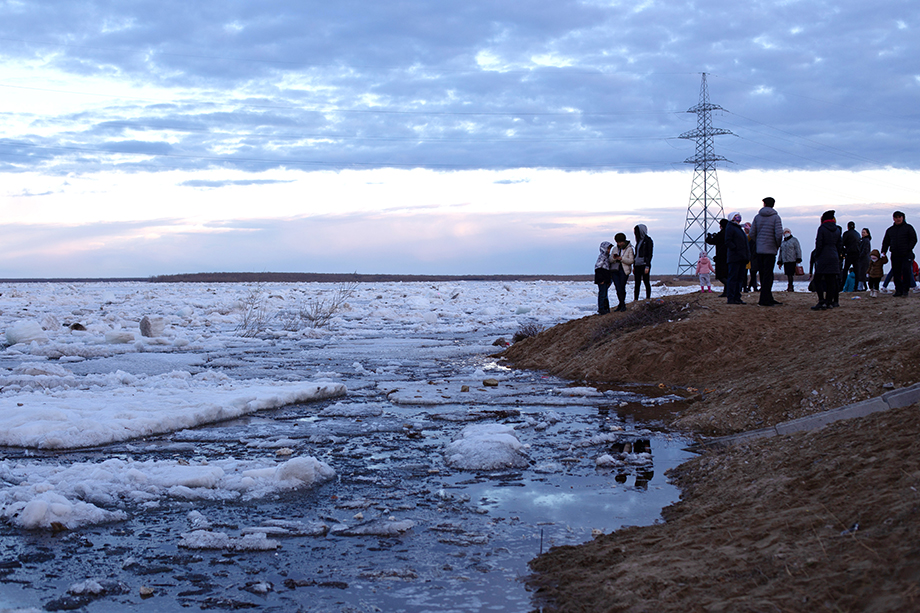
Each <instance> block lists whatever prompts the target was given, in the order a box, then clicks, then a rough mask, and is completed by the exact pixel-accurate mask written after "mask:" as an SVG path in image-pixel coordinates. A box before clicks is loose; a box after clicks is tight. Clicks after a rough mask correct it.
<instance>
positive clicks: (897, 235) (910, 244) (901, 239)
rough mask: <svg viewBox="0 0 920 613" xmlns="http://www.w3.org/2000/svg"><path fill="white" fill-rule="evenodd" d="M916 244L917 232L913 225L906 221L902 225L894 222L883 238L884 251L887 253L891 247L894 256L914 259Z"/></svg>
mask: <svg viewBox="0 0 920 613" xmlns="http://www.w3.org/2000/svg"><path fill="white" fill-rule="evenodd" d="M916 245H917V233H916V232H915V231H914V227H913V226H912V225H910V224H909V223H907V222H906V221H905V222H903V223H901V224H900V225H894V224H892V226H891V227H890V228H888V229H887V230H886V231H885V238H883V239H882V253H887V252H888V250H889V249H891V255H892V257H898V258H910V259H913V258H914V247H915V246H916Z"/></svg>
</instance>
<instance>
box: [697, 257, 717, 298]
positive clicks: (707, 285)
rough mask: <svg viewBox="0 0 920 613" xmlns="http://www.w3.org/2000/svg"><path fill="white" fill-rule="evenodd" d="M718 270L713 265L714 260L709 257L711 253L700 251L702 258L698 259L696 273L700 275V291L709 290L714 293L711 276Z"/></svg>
mask: <svg viewBox="0 0 920 613" xmlns="http://www.w3.org/2000/svg"><path fill="white" fill-rule="evenodd" d="M715 271H716V269H715V268H713V267H712V261H710V259H709V254H708V253H706V251H705V250H704V251H700V259H699V260H697V261H696V274H698V275H699V276H700V293H701V294H702V293H703V292H709V293H710V294H711V293H712V279H711V278H710V277H711V275H712V273H714V272H715Z"/></svg>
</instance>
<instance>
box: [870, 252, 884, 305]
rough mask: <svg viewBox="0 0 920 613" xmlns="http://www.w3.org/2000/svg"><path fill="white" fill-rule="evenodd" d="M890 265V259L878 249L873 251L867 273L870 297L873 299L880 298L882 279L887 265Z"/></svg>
mask: <svg viewBox="0 0 920 613" xmlns="http://www.w3.org/2000/svg"><path fill="white" fill-rule="evenodd" d="M887 263H888V258H887V257H886V256H884V255H882V254H881V253H879V252H878V249H873V250H872V251H871V252H870V253H869V269H868V270H867V271H866V278H867V279H868V280H869V296H871V297H872V298H877V297H878V286H879V283H881V282H882V277H884V276H885V264H887Z"/></svg>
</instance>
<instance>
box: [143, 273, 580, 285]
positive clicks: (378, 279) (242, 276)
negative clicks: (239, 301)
mask: <svg viewBox="0 0 920 613" xmlns="http://www.w3.org/2000/svg"><path fill="white" fill-rule="evenodd" d="M591 278H593V277H590V278H589V277H588V275H388V274H378V275H369V274H359V273H356V272H355V273H322V272H195V273H184V274H177V275H156V276H153V277H150V279H149V281H150V282H151V283H394V282H400V281H401V282H406V283H409V282H413V281H416V282H434V281H590V280H591Z"/></svg>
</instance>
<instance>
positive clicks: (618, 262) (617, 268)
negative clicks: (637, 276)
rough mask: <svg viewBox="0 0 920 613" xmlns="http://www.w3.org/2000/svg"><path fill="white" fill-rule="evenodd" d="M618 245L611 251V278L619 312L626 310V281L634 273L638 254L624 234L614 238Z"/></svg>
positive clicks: (619, 233) (620, 233) (618, 234)
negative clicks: (634, 264)
mask: <svg viewBox="0 0 920 613" xmlns="http://www.w3.org/2000/svg"><path fill="white" fill-rule="evenodd" d="M613 240H614V242H615V243H616V245H615V246H614V247H613V249H611V250H610V278H611V279H612V280H613V286H614V287H616V289H617V300H618V301H619V303H620V304H619V305H617V308H616V310H617V311H625V310H626V281H627V280H628V279H629V273H631V272H632V265H633V262H635V261H636V254H635V252H634V251H633V248H632V245H630V244H629V240H628V239H627V238H626V235H625V234H623V233H622V232H618V233H617V235H616V236H614V237H613Z"/></svg>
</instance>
